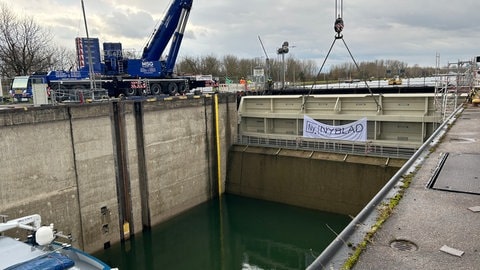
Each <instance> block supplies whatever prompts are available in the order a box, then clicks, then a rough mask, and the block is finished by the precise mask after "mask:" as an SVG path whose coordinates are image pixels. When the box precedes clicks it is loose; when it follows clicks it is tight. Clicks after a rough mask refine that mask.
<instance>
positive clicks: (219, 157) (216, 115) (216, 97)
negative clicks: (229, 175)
mask: <svg viewBox="0 0 480 270" xmlns="http://www.w3.org/2000/svg"><path fill="white" fill-rule="evenodd" d="M213 100H214V103H215V109H214V110H215V140H216V145H217V147H216V148H217V181H218V197H221V196H222V174H221V161H222V159H221V156H220V130H219V126H220V125H219V123H218V122H219V118H218V115H219V114H218V93H216V94H215V95H214V96H213Z"/></svg>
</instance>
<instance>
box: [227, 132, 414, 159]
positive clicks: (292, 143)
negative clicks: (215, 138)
mask: <svg viewBox="0 0 480 270" xmlns="http://www.w3.org/2000/svg"><path fill="white" fill-rule="evenodd" d="M235 143H236V144H239V145H248V146H261V147H272V148H285V149H294V150H309V151H320V152H329V153H340V154H353V155H362V156H378V157H391V158H402V159H408V158H410V157H411V156H412V155H413V154H414V153H415V152H416V151H417V149H418V148H416V147H413V146H412V147H407V146H389V145H382V144H381V143H378V142H377V143H373V142H351V141H333V140H319V139H316V140H315V139H307V138H302V137H298V138H296V139H285V138H267V137H257V136H246V135H239V136H237V137H236V138H235Z"/></svg>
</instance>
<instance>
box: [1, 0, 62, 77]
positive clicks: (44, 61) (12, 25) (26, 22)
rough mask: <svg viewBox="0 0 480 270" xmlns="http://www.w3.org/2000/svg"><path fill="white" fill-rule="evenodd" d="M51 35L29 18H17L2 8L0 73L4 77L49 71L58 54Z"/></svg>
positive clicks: (3, 6) (2, 6) (4, 7)
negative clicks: (52, 44) (52, 43)
mask: <svg viewBox="0 0 480 270" xmlns="http://www.w3.org/2000/svg"><path fill="white" fill-rule="evenodd" d="M51 40H52V35H51V34H50V33H49V32H48V31H46V30H44V29H43V28H41V27H40V26H39V25H38V24H36V23H35V21H34V20H33V19H32V18H30V17H25V18H18V17H17V16H16V15H15V14H14V13H12V12H11V10H10V9H9V8H8V7H7V6H6V4H4V3H2V4H0V63H1V66H0V73H1V75H2V76H3V77H10V78H11V77H13V76H16V75H27V74H31V73H33V72H39V71H47V70H48V69H49V68H51V67H52V66H53V63H54V62H55V59H54V56H55V53H56V52H57V51H56V50H55V48H54V47H52V46H51V45H50V44H51Z"/></svg>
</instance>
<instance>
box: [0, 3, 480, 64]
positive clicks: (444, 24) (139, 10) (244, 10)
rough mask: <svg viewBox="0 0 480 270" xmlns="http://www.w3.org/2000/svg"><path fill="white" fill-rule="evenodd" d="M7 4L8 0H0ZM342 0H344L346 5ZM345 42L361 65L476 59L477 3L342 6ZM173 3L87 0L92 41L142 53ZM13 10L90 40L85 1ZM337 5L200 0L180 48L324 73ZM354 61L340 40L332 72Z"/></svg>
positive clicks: (70, 38) (62, 34) (64, 34)
mask: <svg viewBox="0 0 480 270" xmlns="http://www.w3.org/2000/svg"><path fill="white" fill-rule="evenodd" d="M0 1H3V2H4V3H6V1H5V0H0ZM340 1H341V0H338V2H340ZM343 2H344V8H343V19H344V21H345V29H344V30H343V35H344V40H345V42H346V44H347V45H348V47H349V49H350V50H351V52H352V54H353V56H354V57H355V59H356V60H357V61H358V62H362V61H374V60H380V59H383V60H384V59H393V60H400V61H403V62H406V63H408V65H409V66H413V65H415V64H419V65H420V66H432V67H433V66H435V64H436V55H437V54H439V55H440V63H441V64H442V65H446V64H447V63H448V62H457V61H458V60H461V61H464V60H471V59H473V57H474V56H476V55H480V18H479V13H480V12H479V11H480V1H479V0H383V1H380V0H344V1H343ZM170 3H171V1H170V0H158V1H154V0H133V1H132V0H84V4H85V10H86V15H87V21H88V28H89V34H90V37H98V38H99V39H100V42H101V43H102V42H121V43H122V44H123V48H124V49H134V50H137V51H141V50H142V48H143V47H144V46H145V44H146V42H147V41H148V37H149V36H150V35H151V34H152V32H153V30H154V29H155V26H156V25H157V24H158V23H159V21H161V19H162V18H163V16H164V12H165V11H166V10H167V9H168V6H169V5H170ZM8 7H10V9H11V10H13V11H14V12H15V13H16V14H17V15H19V16H30V17H33V18H34V20H35V21H36V22H37V23H39V24H40V25H41V26H44V27H46V28H47V29H49V30H50V31H51V32H52V33H53V34H54V41H55V42H57V43H58V44H59V45H62V46H64V47H67V48H70V49H72V50H73V49H74V48H75V47H74V39H75V37H77V36H86V35H85V27H84V22H83V15H82V7H81V0H35V1H32V0H15V1H8ZM334 20H335V0H303V1H292V0H241V1H238V0H237V1H234V0H194V1H193V8H192V11H191V13H190V19H189V21H188V25H187V28H186V34H185V37H184V40H183V43H182V46H181V49H180V56H179V57H180V59H181V58H182V57H184V56H190V57H198V56H207V55H212V56H216V57H223V56H225V55H235V56H237V57H239V58H249V59H250V58H258V59H259V60H260V59H263V60H264V59H265V54H264V52H263V50H262V47H261V45H260V42H259V39H258V37H259V36H260V37H261V40H262V41H263V44H264V46H265V49H266V51H267V54H268V57H269V58H271V59H273V58H276V57H279V56H278V55H277V54H276V51H277V48H279V47H281V45H282V43H283V42H284V41H288V42H289V43H290V46H291V48H290V52H289V54H288V55H287V57H288V56H290V57H295V58H296V59H305V60H314V61H316V62H317V63H318V67H319V68H320V66H321V64H322V62H323V61H324V59H325V58H326V55H327V52H328V50H329V48H330V46H331V45H332V43H333V41H334V36H335V32H334V30H333V23H334ZM345 62H351V58H350V56H349V54H348V52H347V51H346V49H345V47H344V45H343V42H341V40H338V41H337V42H336V43H335V46H334V47H333V50H332V52H331V54H330V56H329V57H328V59H327V61H326V66H329V65H331V64H337V63H345Z"/></svg>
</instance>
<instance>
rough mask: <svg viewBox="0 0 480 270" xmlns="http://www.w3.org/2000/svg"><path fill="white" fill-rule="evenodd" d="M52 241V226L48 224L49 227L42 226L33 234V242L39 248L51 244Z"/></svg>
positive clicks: (53, 237)
mask: <svg viewBox="0 0 480 270" xmlns="http://www.w3.org/2000/svg"><path fill="white" fill-rule="evenodd" d="M53 239H55V236H54V233H53V224H50V226H42V227H40V228H39V229H38V230H37V231H36V232H35V241H36V242H37V244H39V245H40V246H44V245H48V244H50V243H52V241H53Z"/></svg>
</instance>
